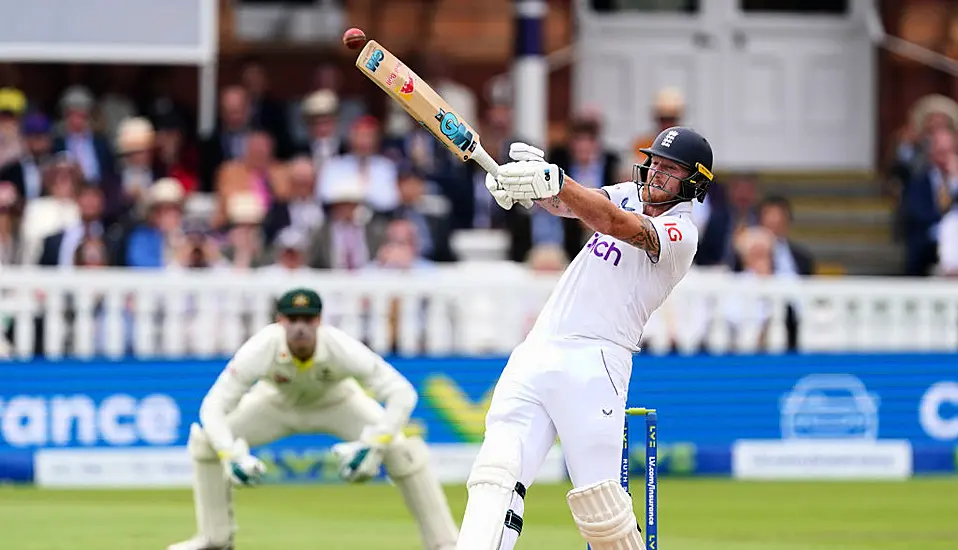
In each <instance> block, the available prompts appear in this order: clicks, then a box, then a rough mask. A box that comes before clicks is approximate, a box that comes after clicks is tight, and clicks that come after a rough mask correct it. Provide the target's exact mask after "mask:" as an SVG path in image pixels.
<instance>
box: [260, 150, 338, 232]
mask: <svg viewBox="0 0 958 550" xmlns="http://www.w3.org/2000/svg"><path fill="white" fill-rule="evenodd" d="M287 170H288V174H289V197H288V198H287V199H286V200H277V201H275V202H273V204H272V205H271V206H270V208H269V211H268V212H267V213H266V219H265V220H264V221H263V232H264V235H265V237H266V242H267V244H269V243H272V242H273V239H275V238H276V236H277V235H278V234H279V232H280V231H281V230H282V229H283V228H286V227H293V228H295V229H296V230H297V231H300V232H302V233H304V234H306V235H309V234H312V233H313V232H314V231H316V230H317V229H319V227H320V226H322V225H323V220H324V219H325V216H326V215H325V213H324V212H323V207H322V206H320V204H319V202H317V200H316V171H315V170H314V169H313V164H312V163H311V162H310V160H309V158H308V157H296V158H294V159H293V160H291V161H290V162H289V165H288V167H287Z"/></svg>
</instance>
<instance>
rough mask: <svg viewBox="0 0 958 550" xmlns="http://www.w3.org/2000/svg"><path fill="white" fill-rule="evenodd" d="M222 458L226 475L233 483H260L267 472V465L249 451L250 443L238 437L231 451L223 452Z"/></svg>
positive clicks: (247, 485)
mask: <svg viewBox="0 0 958 550" xmlns="http://www.w3.org/2000/svg"><path fill="white" fill-rule="evenodd" d="M220 460H221V461H222V462H223V471H224V472H225V473H226V477H228V478H229V479H230V481H231V482H233V485H241V486H246V487H250V486H253V485H258V484H259V483H260V482H261V481H262V480H263V476H264V475H265V474H266V465H265V464H263V462H262V461H261V460H260V459H258V458H256V457H255V456H253V455H251V454H250V453H249V445H248V444H247V443H246V441H244V440H242V439H237V440H236V442H234V443H233V448H232V449H230V451H229V452H227V453H221V454H220Z"/></svg>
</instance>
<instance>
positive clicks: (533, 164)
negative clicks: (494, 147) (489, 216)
mask: <svg viewBox="0 0 958 550" xmlns="http://www.w3.org/2000/svg"><path fill="white" fill-rule="evenodd" d="M564 180H565V172H563V171H562V168H559V167H558V166H557V165H555V164H548V163H546V162H537V161H520V162H510V163H509V164H505V165H503V166H500V167H499V177H498V178H496V181H497V182H498V183H499V186H500V187H502V188H503V189H505V190H506V193H508V195H509V196H510V197H512V198H513V199H515V200H517V201H518V200H522V199H545V198H548V197H552V196H555V195H557V194H558V193H559V191H560V190H561V189H562V183H563V181H564Z"/></svg>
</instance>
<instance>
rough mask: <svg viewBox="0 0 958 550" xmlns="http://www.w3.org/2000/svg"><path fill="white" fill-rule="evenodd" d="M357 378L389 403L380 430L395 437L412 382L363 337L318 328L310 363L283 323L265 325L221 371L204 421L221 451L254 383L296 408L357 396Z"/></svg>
mask: <svg viewBox="0 0 958 550" xmlns="http://www.w3.org/2000/svg"><path fill="white" fill-rule="evenodd" d="M352 380H354V381H355V382H359V384H360V385H362V386H363V387H364V388H365V389H367V390H369V392H370V393H372V395H373V397H374V398H375V399H376V400H377V401H379V402H381V403H385V408H386V415H385V417H384V418H383V420H382V422H381V423H380V424H379V425H378V426H377V432H378V433H388V434H392V435H396V434H398V433H399V432H400V430H402V428H403V427H404V426H405V425H406V424H407V423H408V422H409V416H410V415H411V414H412V411H413V409H414V408H415V407H416V402H417V400H418V395H417V393H416V389H415V388H414V387H413V385H412V384H411V383H410V382H409V381H408V380H406V378H405V377H404V376H403V375H401V374H400V373H399V371H397V370H396V369H395V368H394V367H393V366H392V365H390V364H389V363H387V362H386V361H385V360H383V358H382V357H380V356H379V355H377V354H376V353H375V352H373V351H372V350H370V349H369V348H368V347H366V346H365V344H363V343H362V342H360V341H359V340H356V339H355V338H353V337H351V336H349V335H348V334H346V333H345V332H343V331H341V330H339V329H337V328H335V327H331V326H326V325H320V326H319V328H318V329H317V341H316V351H315V353H314V354H313V359H312V361H308V362H305V363H303V362H300V361H298V360H296V359H295V358H294V357H293V355H292V354H291V353H290V351H289V347H287V345H286V330H285V329H284V328H283V327H282V325H279V324H276V323H273V324H270V325H267V326H266V327H265V328H263V329H261V330H260V331H259V332H257V333H256V334H254V335H253V336H252V337H250V339H249V340H247V341H246V343H245V344H243V345H242V346H241V347H240V349H239V350H238V351H237V352H236V355H234V356H233V359H232V360H230V362H229V364H227V365H226V368H225V369H224V370H223V372H222V373H220V375H219V377H218V378H217V379H216V382H215V383H214V384H213V387H212V388H210V391H209V393H207V395H206V397H205V398H204V399H203V404H202V405H201V406H200V422H201V423H202V424H203V428H204V429H205V431H206V433H207V436H208V437H209V438H210V442H211V443H212V444H213V447H214V448H215V449H216V450H217V451H224V450H228V449H230V448H232V445H233V434H232V431H231V430H230V428H229V424H228V423H227V421H226V417H227V415H228V414H229V413H230V412H232V411H233V410H234V409H235V408H236V406H237V405H238V404H239V402H240V399H241V398H242V397H243V396H244V395H246V393H248V392H249V391H250V390H251V389H252V388H253V386H254V385H256V386H257V391H262V392H267V393H271V394H274V395H275V397H276V399H277V400H278V401H279V402H281V403H283V404H286V405H287V406H289V407H291V408H293V407H297V406H301V405H311V406H322V405H324V404H333V403H335V402H338V401H341V400H342V399H345V398H347V397H350V396H351V395H354V394H355V383H354V382H352Z"/></svg>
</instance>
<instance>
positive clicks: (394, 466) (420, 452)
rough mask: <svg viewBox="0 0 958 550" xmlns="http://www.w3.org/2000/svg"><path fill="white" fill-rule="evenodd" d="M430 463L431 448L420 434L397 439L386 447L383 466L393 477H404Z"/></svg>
mask: <svg viewBox="0 0 958 550" xmlns="http://www.w3.org/2000/svg"><path fill="white" fill-rule="evenodd" d="M428 465H429V450H428V449H427V448H426V442H425V441H423V440H422V438H420V437H418V436H412V437H402V438H400V439H397V440H396V441H395V442H394V443H393V444H392V445H390V446H389V447H388V448H387V449H386V454H385V455H384V456H383V466H385V467H386V473H387V474H389V477H392V478H404V477H408V476H411V475H413V474H415V473H416V472H418V471H420V470H422V469H424V468H425V467H427V466H428Z"/></svg>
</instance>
